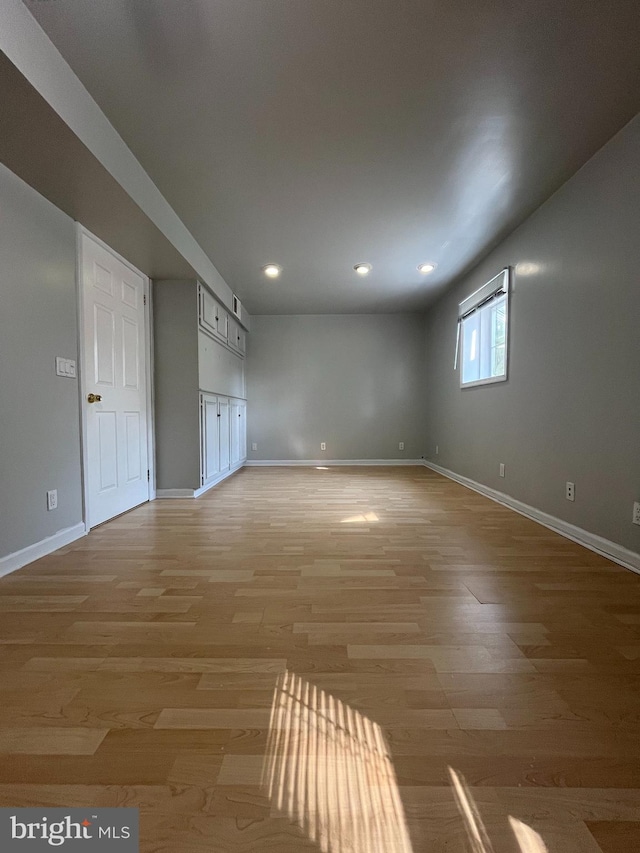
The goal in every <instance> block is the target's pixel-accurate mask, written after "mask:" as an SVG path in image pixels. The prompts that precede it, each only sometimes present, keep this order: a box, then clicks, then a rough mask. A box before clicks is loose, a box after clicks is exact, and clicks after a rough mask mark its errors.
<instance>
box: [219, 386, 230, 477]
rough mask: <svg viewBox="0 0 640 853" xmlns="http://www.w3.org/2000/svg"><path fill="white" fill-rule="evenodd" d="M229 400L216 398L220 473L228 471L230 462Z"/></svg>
mask: <svg viewBox="0 0 640 853" xmlns="http://www.w3.org/2000/svg"><path fill="white" fill-rule="evenodd" d="M229 415H230V412H229V400H228V399H227V398H226V397H218V430H219V433H220V473H222V472H224V471H228V470H229V464H230V460H231V454H230V451H231V432H230V420H231V418H230V417H229Z"/></svg>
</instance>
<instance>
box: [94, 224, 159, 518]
mask: <svg viewBox="0 0 640 853" xmlns="http://www.w3.org/2000/svg"><path fill="white" fill-rule="evenodd" d="M145 281H146V280H145V277H144V276H143V275H142V274H141V273H138V272H136V271H135V270H133V269H132V267H130V266H129V265H128V264H125V263H123V262H122V261H121V260H120V259H119V258H118V257H116V256H115V255H114V254H112V253H111V252H110V251H108V250H107V249H106V248H104V246H102V245H101V244H99V243H97V242H96V241H95V240H92V239H91V237H89V236H88V235H87V234H84V233H83V234H82V290H83V294H82V295H83V314H84V365H83V368H84V383H83V384H84V392H85V394H84V400H83V406H84V407H85V415H86V420H85V424H86V430H85V441H86V448H87V450H86V456H85V458H86V471H85V477H86V479H87V502H88V506H87V520H88V524H89V527H95V525H96V524H101V523H102V522H103V521H106V520H107V519H109V518H113V517H114V516H115V515H118V514H119V513H121V512H125V511H126V510H128V509H131V508H132V507H134V506H137V505H138V504H141V503H144V501H147V500H149V481H148V467H149V466H148V449H147V444H148V442H147V418H148V412H147V389H146V351H147V350H146V339H145V310H146V309H145V304H144V299H145ZM92 395H94V396H97V397H100V398H101V399H99V400H96V401H94V402H90V400H92Z"/></svg>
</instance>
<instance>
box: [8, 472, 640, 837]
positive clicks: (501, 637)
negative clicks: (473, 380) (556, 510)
mask: <svg viewBox="0 0 640 853" xmlns="http://www.w3.org/2000/svg"><path fill="white" fill-rule="evenodd" d="M639 590H640V578H639V577H638V576H637V575H634V574H633V573H631V572H629V571H627V570H625V569H622V568H620V567H618V566H616V565H614V564H612V563H610V562H608V561H607V560H605V559H603V558H601V557H599V556H597V555H595V554H593V553H591V552H589V551H586V550H584V549H583V548H581V547H580V546H578V545H576V544H574V543H572V542H569V541H568V540H565V539H563V538H561V537H560V536H557V535H555V534H553V533H551V532H550V531H548V530H546V529H545V528H543V527H540V526H538V525H536V524H535V523H533V522H531V521H529V520H527V519H525V518H522V517H521V516H519V515H516V514H515V513H513V512H511V511H510V510H508V509H506V508H504V507H502V506H499V505H498V504H495V503H492V502H491V501H489V500H487V499H485V498H483V497H482V496H480V495H477V494H475V493H474V492H471V491H469V490H467V489H465V488H463V487H462V486H459V485H457V484H455V483H452V482H450V481H448V480H446V479H444V478H442V477H440V476H438V475H437V474H435V473H433V472H431V471H428V470H426V469H422V468H330V469H328V470H318V469H315V468H288V469H285V468H280V469H278V468H274V469H268V468H250V469H245V470H243V471H241V472H239V473H238V474H237V475H236V476H234V477H233V478H231V479H229V480H227V481H225V482H224V483H223V484H221V485H220V486H219V487H218V488H216V489H214V490H212V491H210V492H208V493H207V494H206V495H205V496H203V497H202V498H200V499H198V500H197V501H157V502H155V503H152V504H147V505H145V506H143V507H141V508H139V509H137V510H135V511H133V512H131V513H129V514H127V515H125V516H122V517H120V518H118V519H116V520H114V521H113V522H110V523H108V524H106V525H104V526H102V527H100V528H98V529H96V530H95V531H94V532H92V533H91V534H90V535H89V536H88V537H86V538H85V539H82V540H80V541H78V542H76V543H74V544H73V545H71V546H69V547H68V548H66V549H63V550H62V551H58V552H57V553H55V554H52V555H50V556H49V557H46V558H44V559H42V560H39V561H38V562H36V563H34V564H32V565H31V566H28V567H26V568H24V569H22V570H21V571H18V572H16V573H14V574H12V575H9V576H8V577H5V578H4V579H2V580H0V805H2V806H27V805H51V806H54V805H56V806H57V805H61V806H91V805H95V806H118V805H120V806H124V805H126V806H137V807H139V808H140V813H141V836H142V838H141V850H142V851H143V853H170V852H171V853H204V851H207V853H227V852H228V853H231V851H233V853H238V851H263V850H264V851H278V853H289V851H291V853H293V851H314V850H315V851H332V853H336V851H337V852H338V853H347V851H349V853H383V851H384V853H394V851H397V853H419V852H420V853H422V851H424V853H445V851H446V853H462V851H469V850H471V851H474V853H542V851H545V850H546V851H548V853H574V851H575V853H578V851H579V853H621V851H625V853H628V851H634V850H640V703H639V701H638V691H639V687H640V593H639Z"/></svg>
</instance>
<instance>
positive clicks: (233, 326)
mask: <svg viewBox="0 0 640 853" xmlns="http://www.w3.org/2000/svg"><path fill="white" fill-rule="evenodd" d="M228 340H229V346H230V347H231V348H232V349H233V350H234V352H237V353H238V354H239V355H244V348H245V332H244V329H242V328H241V327H240V326H239V325H238V324H237V323H236V321H235V320H232V319H231V318H229V338H228Z"/></svg>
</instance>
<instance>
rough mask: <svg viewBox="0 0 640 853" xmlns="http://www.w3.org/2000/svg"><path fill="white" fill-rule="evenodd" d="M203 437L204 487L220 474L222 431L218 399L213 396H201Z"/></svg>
mask: <svg viewBox="0 0 640 853" xmlns="http://www.w3.org/2000/svg"><path fill="white" fill-rule="evenodd" d="M200 414H201V436H202V485H203V486H206V485H207V484H208V483H211V482H212V481H213V480H215V478H216V477H217V476H218V474H219V473H220V431H219V424H220V419H219V418H218V398H217V397H214V396H212V395H211V394H201V396H200Z"/></svg>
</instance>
